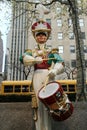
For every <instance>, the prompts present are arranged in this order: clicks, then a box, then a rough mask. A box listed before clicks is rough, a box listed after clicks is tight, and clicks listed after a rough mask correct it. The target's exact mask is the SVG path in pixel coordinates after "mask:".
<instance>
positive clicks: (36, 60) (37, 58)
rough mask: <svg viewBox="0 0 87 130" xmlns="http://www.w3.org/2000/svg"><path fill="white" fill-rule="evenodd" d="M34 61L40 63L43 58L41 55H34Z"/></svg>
mask: <svg viewBox="0 0 87 130" xmlns="http://www.w3.org/2000/svg"><path fill="white" fill-rule="evenodd" d="M35 62H36V63H37V64H40V63H42V62H43V59H42V57H40V56H39V57H36V58H35Z"/></svg>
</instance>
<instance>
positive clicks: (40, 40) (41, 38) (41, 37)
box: [36, 34, 47, 44]
mask: <svg viewBox="0 0 87 130" xmlns="http://www.w3.org/2000/svg"><path fill="white" fill-rule="evenodd" d="M36 41H37V42H38V43H40V44H43V43H45V42H46V41H47V36H46V35H43V34H39V35H37V36H36Z"/></svg>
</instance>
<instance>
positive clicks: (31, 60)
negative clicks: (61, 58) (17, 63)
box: [26, 58, 55, 63]
mask: <svg viewBox="0 0 87 130" xmlns="http://www.w3.org/2000/svg"><path fill="white" fill-rule="evenodd" d="M42 60H43V61H45V60H55V58H45V59H42ZM34 61H35V59H34V60H33V59H30V60H29V61H26V62H27V63H28V62H34Z"/></svg>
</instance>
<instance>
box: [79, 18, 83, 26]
mask: <svg viewBox="0 0 87 130" xmlns="http://www.w3.org/2000/svg"><path fill="white" fill-rule="evenodd" d="M79 25H80V27H83V26H84V20H83V19H79Z"/></svg>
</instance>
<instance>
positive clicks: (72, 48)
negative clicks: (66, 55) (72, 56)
mask: <svg viewBox="0 0 87 130" xmlns="http://www.w3.org/2000/svg"><path fill="white" fill-rule="evenodd" d="M70 52H71V53H75V46H74V45H70Z"/></svg>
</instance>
